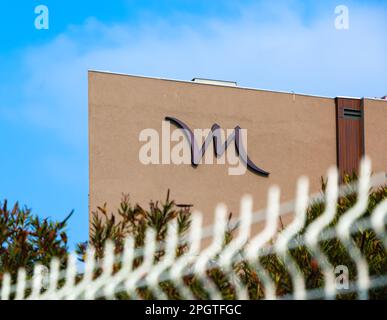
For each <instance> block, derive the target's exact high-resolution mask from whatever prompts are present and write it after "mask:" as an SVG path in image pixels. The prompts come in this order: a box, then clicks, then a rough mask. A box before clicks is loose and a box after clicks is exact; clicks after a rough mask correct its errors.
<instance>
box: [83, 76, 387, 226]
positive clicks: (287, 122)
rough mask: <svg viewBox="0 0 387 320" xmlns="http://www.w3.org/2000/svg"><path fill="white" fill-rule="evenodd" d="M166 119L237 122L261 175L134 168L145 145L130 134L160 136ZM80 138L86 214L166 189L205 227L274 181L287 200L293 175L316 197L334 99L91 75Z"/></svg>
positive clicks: (327, 160)
mask: <svg viewBox="0 0 387 320" xmlns="http://www.w3.org/2000/svg"><path fill="white" fill-rule="evenodd" d="M367 103H368V102H367ZM372 104H374V103H373V102H372ZM380 108H382V107H381V106H380V105H378V104H375V106H374V108H373V111H372V112H370V113H369V114H368V117H370V118H372V119H373V120H372V121H374V122H375V125H376V122H378V124H377V125H378V126H379V127H380V126H381V125H382V123H381V121H382V120H380V118H379V117H378V112H379V111H378V110H379V109H380ZM367 113H368V111H367ZM367 113H366V115H367ZM166 116H172V117H175V118H178V119H180V120H182V121H184V122H185V123H186V124H187V125H188V126H189V127H190V128H192V129H193V128H203V129H204V128H210V127H211V126H212V125H213V124H214V123H218V124H219V125H220V126H221V127H222V128H224V129H226V128H228V129H232V128H234V127H235V126H236V125H239V126H241V127H242V128H244V129H247V130H248V147H247V150H248V155H249V157H250V158H251V160H252V161H253V162H254V163H255V164H256V165H257V166H259V167H260V168H262V169H264V170H266V171H269V172H270V176H269V177H268V178H265V177H261V176H258V175H255V174H253V173H251V172H250V171H247V172H246V174H245V175H242V176H230V175H228V170H227V169H228V165H227V164H226V165H199V166H198V167H197V168H196V169H194V168H192V167H191V166H190V165H179V166H178V165H173V164H170V165H148V166H146V165H143V164H141V163H140V161H139V149H140V148H141V146H142V145H143V144H144V142H140V141H139V133H140V132H141V130H143V129H144V128H154V129H157V130H158V131H159V132H160V131H161V122H162V120H163V119H164V118H165V117H166ZM384 119H385V116H384ZM371 126H372V125H371ZM172 128H174V126H172ZM383 130H385V128H384V129H383ZM369 132H370V133H369ZM384 132H386V131H384ZM366 133H367V134H369V137H368V138H367V140H366V143H367V145H369V146H370V152H371V153H372V154H375V153H377V149H378V148H379V147H380V146H383V142H380V140H379V142H372V143H371V142H370V141H375V140H378V139H376V138H375V137H376V136H377V133H376V132H375V131H373V130H372V128H371V129H370V128H369V127H366ZM89 136H90V138H89V139H90V141H89V146H90V210H91V211H94V210H95V209H96V207H97V206H98V205H102V204H103V203H104V202H107V203H108V205H109V206H110V208H111V209H113V208H115V207H116V206H117V205H118V203H119V200H120V197H121V194H122V193H123V192H124V193H129V194H130V196H131V199H133V201H134V202H138V203H139V204H141V205H143V206H147V205H148V203H149V201H150V200H163V199H165V196H166V193H167V190H168V189H170V190H171V197H172V198H173V199H175V200H176V202H178V203H190V204H194V208H195V209H197V210H200V211H201V212H203V213H204V214H205V221H206V223H208V222H210V221H211V220H212V217H213V212H214V208H215V206H216V204H217V203H219V202H225V203H226V205H227V207H228V209H229V211H232V212H233V213H234V214H235V215H238V214H239V205H240V199H241V196H242V195H244V194H251V195H252V196H253V197H254V209H255V210H258V209H262V208H264V207H265V205H266V199H267V190H268V187H269V186H270V185H273V184H277V185H279V186H280V187H281V201H285V200H290V199H292V198H293V197H294V191H295V186H296V182H297V178H298V177H299V176H300V175H302V174H304V175H307V176H308V177H310V179H311V181H310V182H311V191H314V192H316V191H319V190H320V177H321V176H322V175H325V173H326V170H327V169H328V168H329V167H330V166H332V165H335V164H336V123H335V101H334V99H330V98H321V97H314V96H306V95H298V94H296V95H293V94H289V93H278V92H270V91H263V90H255V89H246V88H239V87H226V86H215V85H208V84H198V83H193V82H183V81H173V80H163V79H154V78H145V77H137V76H127V75H120V74H110V73H103V72H95V71H91V72H89ZM384 146H385V140H384ZM372 154H371V155H372ZM383 159H384V160H383ZM383 159H382V160H378V161H379V162H378V161H377V162H376V163H377V166H378V167H379V168H381V167H383V164H384V165H385V164H386V161H385V159H386V158H385V156H384V158H383Z"/></svg>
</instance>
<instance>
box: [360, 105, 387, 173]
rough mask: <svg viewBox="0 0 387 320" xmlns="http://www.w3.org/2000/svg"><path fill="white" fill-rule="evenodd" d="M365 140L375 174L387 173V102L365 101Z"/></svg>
mask: <svg viewBox="0 0 387 320" xmlns="http://www.w3.org/2000/svg"><path fill="white" fill-rule="evenodd" d="M364 138H365V143H364V144H365V150H366V154H367V155H368V156H369V157H370V158H371V159H372V169H373V172H374V173H379V172H387V101H386V100H374V99H365V100H364Z"/></svg>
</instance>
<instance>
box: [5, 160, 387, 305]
mask: <svg viewBox="0 0 387 320" xmlns="http://www.w3.org/2000/svg"><path fill="white" fill-rule="evenodd" d="M386 182H387V179H386V175H385V173H382V174H377V175H373V176H372V177H371V164H370V161H369V160H368V159H367V158H365V159H364V160H363V161H362V164H361V169H360V176H359V180H358V182H357V185H356V186H346V187H341V188H339V186H338V173H337V170H336V169H333V168H332V169H330V170H329V171H328V184H327V189H326V192H325V195H322V194H317V195H312V196H310V195H309V194H308V179H307V178H305V177H301V178H300V179H299V182H298V186H297V193H296V194H297V196H296V199H295V201H294V202H289V203H285V204H282V205H280V203H279V194H280V190H279V188H278V187H275V186H273V187H271V188H270V189H269V191H268V204H267V208H266V209H265V210H262V211H260V212H255V213H254V212H253V211H252V205H253V203H252V199H251V197H249V196H245V197H244V198H243V199H242V200H241V212H240V216H239V219H240V220H239V221H238V226H239V227H238V229H237V232H238V234H237V235H236V236H235V237H234V238H233V239H232V241H231V242H230V243H228V244H227V245H226V246H225V245H224V237H225V232H226V225H227V209H226V207H225V206H224V205H219V206H218V207H217V209H216V211H215V220H214V221H216V224H215V225H214V226H213V227H202V216H201V214H200V213H194V214H193V216H192V223H191V226H190V230H189V233H188V237H187V238H185V239H179V236H178V231H177V224H176V221H172V222H171V223H170V225H169V226H168V234H167V237H166V241H165V244H163V245H162V246H163V247H164V249H165V255H164V256H163V257H162V259H161V260H160V261H159V262H157V263H155V262H154V253H155V252H156V250H159V249H160V244H158V243H157V242H156V240H155V233H154V231H152V230H151V229H149V230H147V234H146V241H145V246H144V248H141V249H138V248H135V247H134V241H133V239H131V238H128V239H127V240H126V242H125V247H124V251H123V253H122V254H120V255H119V256H115V255H114V247H113V244H112V243H107V245H106V248H105V256H104V259H103V261H100V262H97V261H95V259H94V252H93V249H92V248H90V249H89V250H88V254H87V258H86V263H85V270H84V272H83V274H82V277H81V278H80V280H79V279H78V278H77V274H78V272H77V261H76V256H75V255H70V257H69V261H68V266H67V269H66V270H60V268H59V261H57V260H55V259H54V260H53V261H52V263H51V266H50V272H48V274H46V275H43V273H42V272H41V270H42V268H41V267H40V266H36V268H35V275H34V277H33V278H32V280H31V281H27V280H26V279H27V275H26V272H25V270H23V269H21V270H19V272H18V278H17V282H16V284H15V285H12V284H11V279H10V276H9V275H5V276H4V278H3V286H2V288H1V291H0V297H1V299H9V298H12V299H97V298H107V299H114V297H115V295H116V294H117V293H119V292H126V293H127V294H128V296H130V298H132V299H138V298H141V296H140V295H139V294H138V292H137V289H138V288H140V287H147V288H148V289H149V290H151V292H152V294H153V296H154V297H156V298H157V299H167V298H168V297H167V295H166V293H165V292H164V291H163V290H162V289H161V287H160V286H159V283H160V282H161V281H165V280H170V281H171V283H172V284H173V286H174V288H176V290H177V291H178V293H179V295H180V297H182V298H183V299H195V295H194V293H193V292H192V291H191V289H190V287H188V286H187V285H186V282H185V281H184V280H183V277H184V276H185V275H189V274H194V275H195V276H196V279H198V281H199V282H200V283H201V284H202V285H203V288H204V289H205V290H206V292H207V293H208V295H209V298H210V299H221V298H222V294H221V292H220V289H219V287H218V286H217V285H216V284H215V283H214V281H213V279H212V278H211V277H209V276H208V273H207V270H208V269H209V268H211V267H213V266H216V267H217V268H219V270H221V271H222V273H223V274H225V276H226V277H228V279H229V281H230V283H232V285H233V287H234V292H235V297H236V298H237V299H248V298H249V295H248V290H247V288H246V287H245V285H244V283H243V281H240V279H239V276H238V274H237V273H236V271H235V268H233V265H234V264H235V263H236V262H238V261H241V260H243V261H247V262H248V263H249V265H250V266H251V267H252V269H253V270H254V271H255V272H256V274H257V275H258V277H259V279H260V281H261V283H262V284H263V288H264V298H266V299H335V298H336V296H337V294H338V293H339V292H342V291H340V290H342V289H340V288H338V286H337V275H336V274H335V272H334V270H335V267H337V266H333V265H331V264H330V262H329V259H328V257H327V256H326V255H325V254H324V252H323V250H322V249H321V247H320V243H321V241H323V240H329V239H338V240H339V241H340V242H341V244H342V245H343V246H344V247H345V249H346V251H347V253H348V255H349V257H350V258H351V260H352V261H353V262H354V264H355V266H356V276H355V277H352V280H351V281H350V280H349V279H346V280H348V283H347V287H346V290H345V293H350V292H354V293H356V296H357V298H358V299H368V298H369V290H371V289H375V288H385V287H386V286H387V271H386V273H385V274H382V275H379V276H377V277H372V276H370V273H369V264H368V262H367V260H366V258H365V257H364V256H363V254H362V251H361V250H360V248H359V247H358V246H356V244H355V242H354V241H353V239H352V235H353V234H354V233H356V232H358V230H359V228H360V229H361V230H372V231H373V232H374V233H375V234H376V235H377V237H378V238H379V239H380V241H381V243H382V244H383V246H384V250H386V248H387V234H386V231H385V225H386V216H387V199H385V200H383V201H382V202H381V203H379V204H378V206H377V207H376V208H375V209H374V210H373V212H372V213H371V214H370V215H368V216H367V217H366V218H363V214H364V213H365V211H366V209H367V207H368V199H369V190H370V188H371V187H378V186H381V185H383V184H386ZM354 190H356V192H357V202H356V204H355V205H354V206H353V207H352V208H350V209H349V210H348V211H347V212H346V213H344V214H343V215H341V216H340V219H339V221H338V222H337V223H336V224H335V225H334V226H332V224H331V223H332V221H333V220H334V219H335V217H336V208H337V200H338V197H340V196H343V195H347V194H350V193H353V191H354ZM316 201H324V202H325V209H324V212H323V213H322V215H320V216H319V217H318V218H317V219H316V220H314V221H313V222H312V223H310V224H309V225H307V226H306V213H307V208H308V206H309V205H310V204H312V203H315V202H316ZM290 212H294V219H293V221H292V222H291V223H290V224H288V225H287V226H286V227H285V229H284V230H282V231H281V232H278V221H279V217H280V216H282V215H284V214H287V213H290ZM235 222H237V221H236V220H233V223H235ZM255 223H264V224H265V226H264V227H263V228H262V230H261V231H260V232H259V233H258V234H257V235H252V234H251V226H252V225H253V224H255ZM301 231H302V232H301ZM205 238H207V240H211V243H210V245H209V246H208V247H206V248H205V249H203V250H201V249H200V246H201V243H202V242H203V239H205ZM295 239H296V240H295ZM184 241H185V242H186V243H188V244H189V245H188V250H187V251H186V252H185V253H184V254H183V255H181V256H178V257H177V256H176V249H177V247H178V245H179V244H180V243H182V242H184ZM300 246H302V247H305V248H306V249H307V250H308V252H309V253H310V254H311V256H312V257H313V258H314V259H315V261H316V262H317V264H318V267H319V270H321V273H322V275H323V279H324V281H323V285H322V286H321V287H320V288H314V289H309V290H308V289H307V285H306V281H307V279H306V275H305V274H303V273H302V271H301V270H300V268H299V265H298V264H297V262H296V261H295V260H294V259H293V257H292V255H291V254H290V252H289V250H290V249H292V248H296V247H300ZM270 254H275V255H276V256H277V257H278V258H279V259H280V260H281V261H283V265H284V266H285V268H286V269H287V272H288V274H289V275H290V278H291V282H292V292H291V294H286V295H281V296H277V295H276V294H277V293H276V288H275V284H274V282H273V279H272V276H271V275H270V273H269V271H268V270H267V269H266V268H265V267H264V266H263V265H262V263H261V262H260V261H261V258H262V257H265V256H268V255H270ZM139 256H143V257H144V258H143V261H142V263H141V265H139V266H138V267H136V268H133V261H134V259H135V258H136V257H139ZM117 261H120V262H121V263H122V266H121V268H120V269H119V270H118V271H117V272H115V271H114V268H113V266H114V263H117ZM97 267H99V268H101V270H102V272H100V273H99V275H98V276H97V277H96V276H95V270H96V268H97ZM344 268H345V266H344ZM344 280H345V279H344ZM43 288H44V289H43Z"/></svg>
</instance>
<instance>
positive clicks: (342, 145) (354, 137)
mask: <svg viewBox="0 0 387 320" xmlns="http://www.w3.org/2000/svg"><path fill="white" fill-rule="evenodd" d="M345 109H347V110H349V112H351V111H353V110H357V111H360V117H359V118H355V117H352V116H348V115H345V112H344V111H345ZM363 109H364V108H363V100H361V99H349V98H336V125H337V164H338V167H339V171H340V176H341V178H342V177H343V176H344V174H351V173H352V172H356V173H357V172H358V169H359V165H360V160H361V157H362V156H363V154H364V129H363V128H364V112H363V111H364V110H363Z"/></svg>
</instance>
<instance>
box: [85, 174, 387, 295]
mask: <svg viewBox="0 0 387 320" xmlns="http://www.w3.org/2000/svg"><path fill="white" fill-rule="evenodd" d="M356 179H357V178H356V176H346V177H345V180H344V182H345V183H346V184H347V185H348V186H350V185H351V183H353V182H354V181H355V180H356ZM321 186H322V192H323V193H324V191H325V188H326V181H324V180H322V183H321ZM386 198H387V186H383V187H380V188H378V189H375V190H370V197H369V205H368V209H367V211H366V212H365V214H364V217H367V216H369V215H370V213H371V212H372V211H373V209H374V208H375V206H376V205H377V204H378V203H380V202H381V201H382V200H383V199H386ZM356 199H357V195H356V193H355V191H354V192H353V193H352V192H351V193H350V194H348V195H347V196H345V197H341V198H339V200H338V203H337V216H336V218H335V219H334V221H333V222H332V224H331V225H330V227H332V226H335V225H336V224H337V221H338V220H339V218H340V217H341V216H342V215H343V214H344V213H345V212H346V211H347V210H348V209H349V208H351V207H352V206H353V205H354V204H355V203H356ZM324 208H325V206H324V203H320V202H316V203H314V204H312V205H311V206H310V207H309V208H308V210H307V222H306V226H308V225H309V224H310V223H311V222H312V221H314V220H315V219H316V218H317V217H319V216H320V215H321V214H322V213H323V211H324ZM190 214H191V213H190V210H189V209H186V210H184V211H182V210H181V209H179V208H177V207H176V205H175V203H174V202H173V201H170V200H169V195H168V196H167V200H166V201H165V202H164V203H158V202H156V203H153V202H151V204H150V209H149V210H148V211H146V210H144V209H143V208H141V207H140V206H138V205H136V206H134V207H132V206H131V205H130V203H129V198H128V196H124V197H123V199H122V202H121V206H120V209H119V210H118V215H113V214H112V213H111V214H110V215H109V214H108V211H107V208H106V204H105V205H104V206H103V207H99V208H98V211H97V212H94V213H93V222H92V229H91V236H90V245H92V246H93V247H95V248H96V252H97V254H96V256H97V258H98V259H101V258H102V257H103V247H104V244H105V242H106V240H107V239H112V240H114V242H115V244H116V248H117V250H116V252H117V253H119V252H121V251H122V243H123V239H124V238H125V237H126V236H127V235H131V236H133V237H134V239H135V242H136V247H138V248H140V247H142V246H143V244H144V235H145V230H146V228H148V227H151V228H154V229H155V230H156V233H157V239H158V241H159V242H160V243H163V242H164V241H165V235H166V228H167V223H168V222H169V221H171V220H172V219H174V218H176V217H177V219H178V221H179V230H181V234H180V235H181V236H184V235H185V232H186V230H187V229H188V227H189V224H190ZM118 217H119V219H118V220H119V221H116V219H117V218H118ZM229 218H230V219H231V215H230V217H229ZM281 225H282V221H281ZM232 231H233V230H230V229H229V230H228V232H227V234H226V237H225V244H226V243H228V242H229V241H231V240H232V235H233V232H232ZM304 232H305V229H304V230H303V231H302V232H301V233H300V234H299V235H297V236H296V237H295V238H294V239H292V242H293V243H295V246H294V248H293V249H291V250H290V251H289V252H290V254H291V256H292V257H293V258H294V259H295V261H297V264H298V266H299V269H300V271H301V273H302V274H303V276H304V279H306V286H307V288H308V289H315V288H322V287H323V286H324V278H323V275H322V273H321V271H320V269H319V266H318V263H317V260H316V259H314V258H313V257H312V256H311V254H310V252H309V251H308V249H307V248H305V246H304V245H303V244H302V236H303V234H304ZM352 240H353V242H354V244H355V245H356V246H358V247H359V248H360V250H361V252H362V254H363V255H364V256H365V257H366V259H367V262H368V264H369V271H370V275H371V276H378V275H386V274H387V257H386V251H385V249H384V247H383V245H382V243H381V241H380V239H378V238H377V237H376V235H375V233H374V232H373V231H371V230H361V229H358V230H357V232H355V233H354V234H353V237H352ZM86 247H87V245H86V244H83V245H81V246H80V247H79V254H80V255H81V256H82V255H83V254H84V252H85V249H86ZM320 248H321V250H322V251H323V252H324V253H325V254H326V256H327V257H328V260H329V262H330V263H331V265H332V266H333V267H337V266H339V265H344V266H346V267H347V268H348V270H349V278H350V280H355V279H356V277H357V274H356V266H355V264H354V262H353V261H352V260H351V258H350V257H349V256H348V253H347V250H346V249H345V248H344V247H343V245H342V243H341V242H340V241H339V240H337V239H335V238H334V239H330V240H324V241H321V242H320ZM186 249H187V246H186V244H182V245H181V246H180V247H179V249H178V255H180V254H182V253H184V252H185V250H186ZM241 253H242V252H241ZM163 254H164V252H163V251H159V252H157V254H156V255H155V257H154V261H155V262H156V261H158V260H159V259H160V257H162V256H163ZM141 261H142V257H140V258H139V259H137V260H136V261H135V263H134V267H137V266H138V265H139V264H140V263H141ZM260 262H261V264H262V265H263V266H264V268H265V269H266V270H267V271H268V272H269V274H270V276H271V278H272V280H273V282H274V283H275V286H276V289H277V295H285V294H291V293H292V291H293V286H292V281H291V277H290V275H289V274H288V271H287V268H286V267H285V265H286V264H285V262H284V261H282V260H281V259H280V258H279V257H277V256H276V255H275V254H268V255H266V256H263V257H261V258H260ZM117 268H119V266H118V265H117ZM233 268H234V270H235V271H236V273H237V274H238V275H239V279H233V280H232V281H230V279H229V278H228V277H227V275H226V274H224V272H223V271H222V270H221V269H220V268H218V267H217V266H216V265H215V266H213V267H212V268H210V270H208V272H207V273H208V275H209V276H210V277H211V278H212V279H213V281H214V283H216V285H217V286H218V288H219V290H220V291H221V293H222V295H223V298H224V299H234V298H235V292H234V285H233V283H234V281H239V282H242V283H243V284H245V285H246V286H247V288H248V291H249V296H250V298H251V299H262V298H263V297H264V287H263V285H262V282H261V280H260V278H259V276H258V274H257V273H256V271H255V270H254V268H253V267H252V266H250V265H249V264H248V263H247V262H246V261H245V260H243V258H242V259H241V260H240V261H239V262H237V263H235V264H234V265H233ZM332 271H333V270H332ZM184 282H185V283H186V285H188V286H189V287H190V288H191V290H192V292H193V294H194V295H195V297H196V298H198V299H207V298H208V295H207V292H206V290H205V284H203V283H201V281H200V280H199V279H197V278H196V277H195V276H193V275H188V276H186V277H184ZM160 287H161V288H162V290H164V292H165V293H166V294H167V295H168V296H169V298H170V299H179V298H181V297H180V296H179V294H178V292H177V290H176V288H174V286H173V284H172V283H171V282H168V281H164V282H162V283H160ZM138 293H139V294H140V295H141V296H142V298H144V299H150V298H153V296H152V294H151V291H150V290H148V289H147V288H146V287H144V288H141V289H139V290H138ZM370 294H371V298H376V299H378V298H383V299H386V298H387V289H386V288H382V289H378V290H374V289H373V290H371V291H370ZM117 298H128V297H127V296H126V295H118V296H117ZM337 298H339V299H353V298H356V294H355V293H352V294H345V291H343V293H340V294H339V295H338V296H337Z"/></svg>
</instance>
